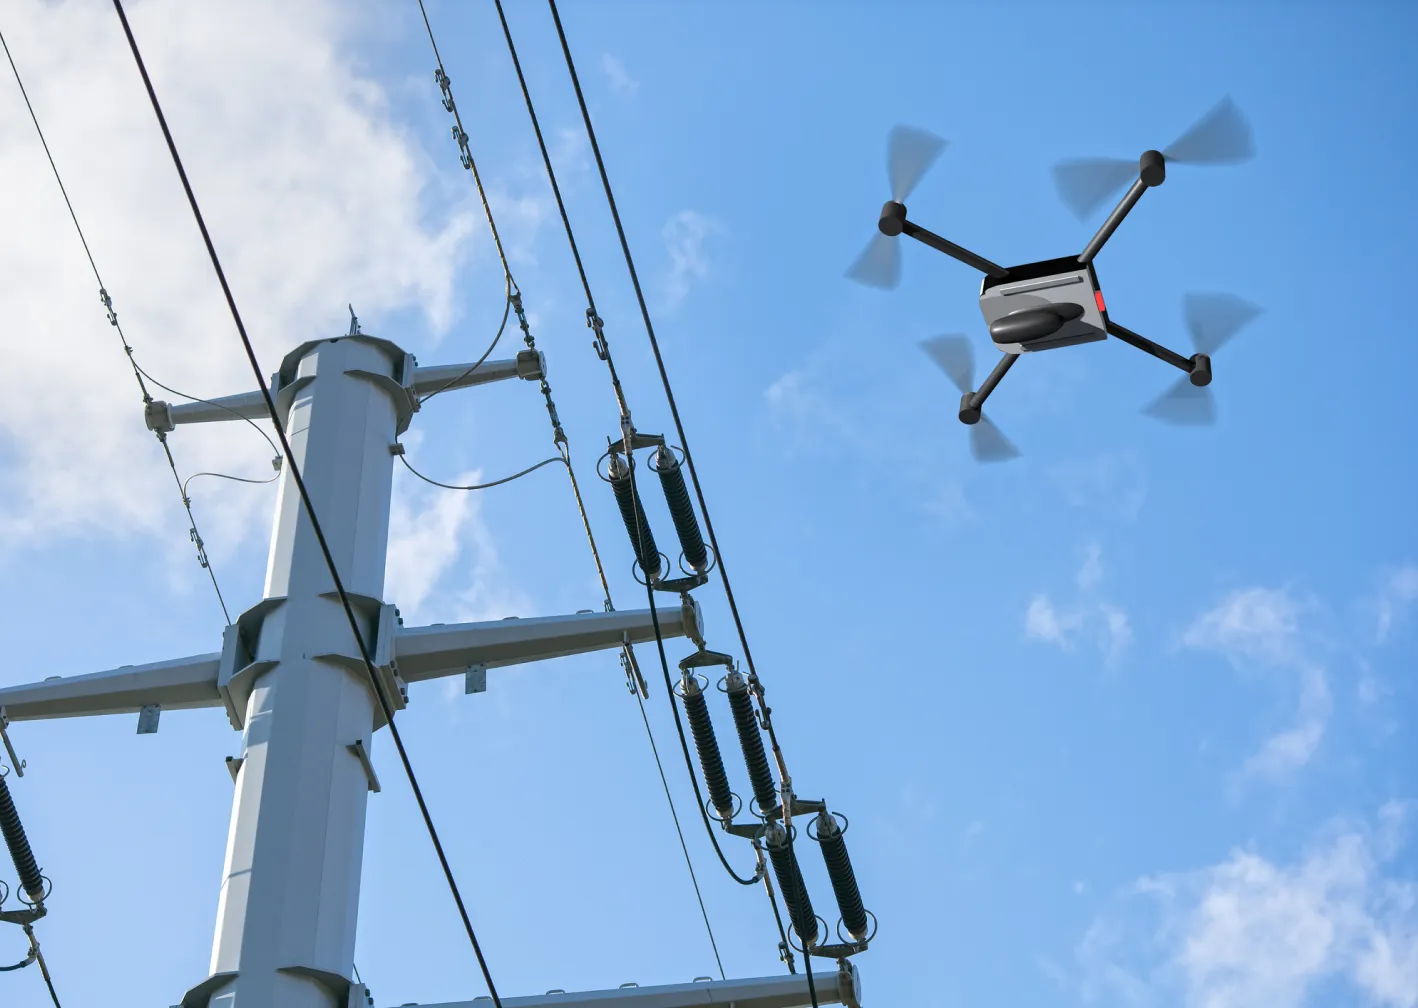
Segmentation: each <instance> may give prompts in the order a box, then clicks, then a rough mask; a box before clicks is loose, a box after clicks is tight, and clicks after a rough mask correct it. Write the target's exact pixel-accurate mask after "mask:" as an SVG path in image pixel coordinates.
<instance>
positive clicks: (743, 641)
mask: <svg viewBox="0 0 1418 1008" xmlns="http://www.w3.org/2000/svg"><path fill="white" fill-rule="evenodd" d="M499 3H500V0H499ZM547 5H548V6H549V7H550V9H551V16H552V20H553V22H555V24H556V34H557V38H558V39H559V40H560V42H561V51H562V54H563V55H564V56H565V58H566V69H567V71H568V73H569V74H570V76H571V84H572V87H573V88H574V89H575V91H576V102H577V105H578V106H580V109H581V120H582V122H583V123H584V124H585V127H586V137H587V139H588V140H589V141H590V144H591V152H592V154H593V155H594V157H595V160H596V169H597V171H598V172H599V173H600V176H601V185H602V188H603V189H604V190H605V194H606V203H607V205H608V206H609V207H610V212H611V219H612V220H613V221H614V222H615V230H616V235H617V236H618V237H619V239H620V247H621V252H622V253H623V254H624V257H625V265H626V269H627V271H628V272H629V274H630V282H631V285H632V286H633V287H634V288H635V299H636V302H637V303H638V304H639V307H640V317H641V319H642V320H643V322H644V324H645V333H646V335H647V336H648V337H649V340H650V349H651V352H652V353H653V354H654V357H655V366H656V367H657V368H658V370H659V372H660V382H661V384H662V385H663V386H664V390H665V399H666V401H667V402H668V404H669V408H670V416H671V417H672V418H673V420H674V425H675V433H676V434H677V436H678V437H679V443H680V448H681V449H682V450H683V452H684V460H685V464H686V466H687V468H688V469H689V478H690V482H691V483H693V484H694V495H695V498H696V499H697V500H698V503H699V511H700V513H701V514H702V515H703V516H704V527H705V530H706V531H707V532H708V534H709V543H710V545H711V546H712V547H713V549H714V554H715V556H717V557H718V562H719V574H720V576H721V577H722V578H723V582H724V595H725V598H726V599H727V601H728V604H729V612H730V613H731V614H732V616H733V620H734V627H735V629H736V630H737V632H738V638H739V643H740V645H741V646H742V647H743V656H744V661H745V663H746V664H747V665H748V670H749V678H750V681H751V682H752V683H754V684H755V686H757V684H758V673H757V671H756V669H755V666H754V662H753V651H752V650H751V649H750V648H749V644H748V635H747V633H746V632H745V631H744V626H743V619H742V617H741V616H740V614H739V607H738V603H737V601H736V600H735V598H734V590H733V586H732V584H731V583H730V581H729V571H728V566H727V565H726V564H725V563H724V554H723V551H722V550H721V549H720V548H719V540H718V537H717V536H716V535H715V534H714V522H713V521H712V519H711V518H710V516H709V507H708V504H707V502H706V501H705V499H704V489H703V487H702V486H701V484H700V480H699V473H698V470H697V468H696V466H695V464H694V455H693V454H692V453H691V452H690V450H689V439H688V438H687V437H686V436H685V432H684V423H683V421H682V420H681V418H680V413H679V406H678V405H677V404H676V402H675V396H674V389H673V387H672V386H671V384H670V376H669V372H668V371H667V370H666V368H665V360H664V356H663V355H662V354H661V353H660V344H659V340H658V339H656V337H655V326H654V323H653V322H652V321H651V320H650V309H649V306H648V304H647V303H646V300H645V292H644V290H643V289H642V288H641V285H640V275H639V273H638V272H637V271H636V269H635V259H634V257H633V256H632V255H631V252H630V243H629V241H628V240H627V239H626V236H625V225H624V224H623V223H622V222H621V219H620V210H619V209H618V208H617V206H616V201H615V193H614V192H613V190H612V189H611V182H610V176H609V174H608V173H607V171H606V163H605V159H604V158H603V157H602V156H601V147H600V144H599V143H598V142H597V140H596V130H595V127H594V126H593V125H592V124H591V112H590V109H589V108H588V107H587V105H586V96H585V94H584V92H583V91H582V90H581V80H580V77H579V76H578V75H577V73H576V63H575V61H574V60H573V59H572V56H571V47H570V45H569V44H568V43H567V40H566V31H565V29H564V28H563V26H562V23H561V15H560V13H559V12H558V11H557V7H556V0H547ZM759 691H760V690H757V689H756V692H759ZM760 701H761V697H760ZM764 711H765V718H764V721H765V724H764V728H765V730H766V731H767V732H768V739H769V743H770V745H771V746H772V749H773V756H774V759H775V761H776V762H777V764H778V775H779V779H780V783H781V787H782V790H783V823H784V825H785V826H788V825H791V822H792V805H793V802H792V778H791V777H790V776H789V775H788V768H787V763H786V761H785V760H784V757H783V750H782V748H781V747H780V746H779V744H778V737H777V733H776V732H775V731H774V728H773V722H772V720H771V718H769V717H767V716H766V715H767V708H764Z"/></svg>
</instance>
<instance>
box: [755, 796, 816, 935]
mask: <svg viewBox="0 0 1418 1008" xmlns="http://www.w3.org/2000/svg"><path fill="white" fill-rule="evenodd" d="M764 840H765V841H766V844H767V847H768V858H769V860H770V861H772V862H773V874H774V875H776V876H777V877H778V891H779V892H780V893H782V894H783V902H784V903H786V904H788V916H789V917H790V918H791V919H792V921H793V930H794V931H796V932H797V933H798V939H799V940H800V941H801V942H802V943H803V947H804V948H808V947H810V946H812V945H816V944H817V914H815V913H813V911H812V900H811V899H810V898H809V897H808V894H807V885H806V883H804V882H803V873H802V870H801V869H800V868H799V867H798V857H797V855H796V854H794V853H793V844H792V840H791V838H790V837H789V836H788V831H787V830H786V829H784V828H783V825H782V824H781V823H776V822H775V823H769V824H768V828H767V830H765V831H764Z"/></svg>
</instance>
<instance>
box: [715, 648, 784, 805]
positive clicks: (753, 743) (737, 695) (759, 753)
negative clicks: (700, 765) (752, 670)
mask: <svg viewBox="0 0 1418 1008" xmlns="http://www.w3.org/2000/svg"><path fill="white" fill-rule="evenodd" d="M724 692H726V693H727V694H728V695H729V709H730V710H732V711H733V712H734V727H735V728H737V729H738V733H739V747H740V748H741V749H743V761H744V763H746V764H747V765H748V779H749V782H750V783H751V784H752V785H753V797H754V798H755V799H756V800H757V801H758V811H759V813H760V814H762V815H763V816H767V815H768V813H770V812H772V811H773V810H774V809H775V808H777V807H778V792H777V789H776V788H774V787H773V774H772V773H771V772H770V771H769V769H768V754H767V753H765V752H764V751H763V731H762V729H760V728H759V727H758V718H757V717H755V716H754V713H753V699H752V698H751V697H750V696H749V692H748V683H746V682H745V681H744V678H743V676H742V675H741V674H740V673H738V672H730V673H729V674H728V675H727V676H725V677H724Z"/></svg>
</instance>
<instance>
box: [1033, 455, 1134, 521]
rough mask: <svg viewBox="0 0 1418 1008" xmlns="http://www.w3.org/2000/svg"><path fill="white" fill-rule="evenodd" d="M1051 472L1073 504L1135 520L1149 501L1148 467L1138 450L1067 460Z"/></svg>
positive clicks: (1065, 498) (1068, 500) (1066, 497)
mask: <svg viewBox="0 0 1418 1008" xmlns="http://www.w3.org/2000/svg"><path fill="white" fill-rule="evenodd" d="M1049 475H1050V476H1051V477H1052V478H1053V480H1054V482H1055V483H1056V484H1057V485H1058V487H1059V490H1060V491H1061V492H1062V493H1063V496H1064V500H1066V501H1067V502H1068V503H1069V504H1070V505H1072V506H1073V507H1077V508H1084V509H1087V510H1090V511H1099V512H1102V513H1104V514H1108V515H1113V516H1115V517H1118V518H1122V519H1124V520H1127V521H1132V520H1133V519H1135V518H1137V516H1138V514H1139V513H1141V511H1142V506H1143V504H1144V503H1146V501H1147V467H1146V465H1145V464H1144V463H1143V461H1142V459H1141V457H1140V456H1138V455H1137V454H1136V453H1132V452H1126V453H1117V454H1114V453H1104V454H1102V455H1097V456H1095V457H1093V458H1088V459H1073V460H1070V461H1064V462H1061V463H1059V464H1057V465H1055V466H1053V467H1052V468H1051V469H1050V471H1049Z"/></svg>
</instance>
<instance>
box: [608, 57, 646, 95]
mask: <svg viewBox="0 0 1418 1008" xmlns="http://www.w3.org/2000/svg"><path fill="white" fill-rule="evenodd" d="M601 70H602V71H604V73H605V75H606V77H607V79H608V80H610V82H611V87H612V88H614V89H615V90H616V91H619V92H621V93H622V94H625V93H629V94H634V93H635V92H636V91H638V90H639V89H640V82H639V81H638V80H634V79H633V78H632V77H631V76H630V74H628V73H626V72H625V64H623V63H622V62H621V61H620V60H618V59H616V58H615V57H614V56H612V55H611V54H610V53H602V54H601Z"/></svg>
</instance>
